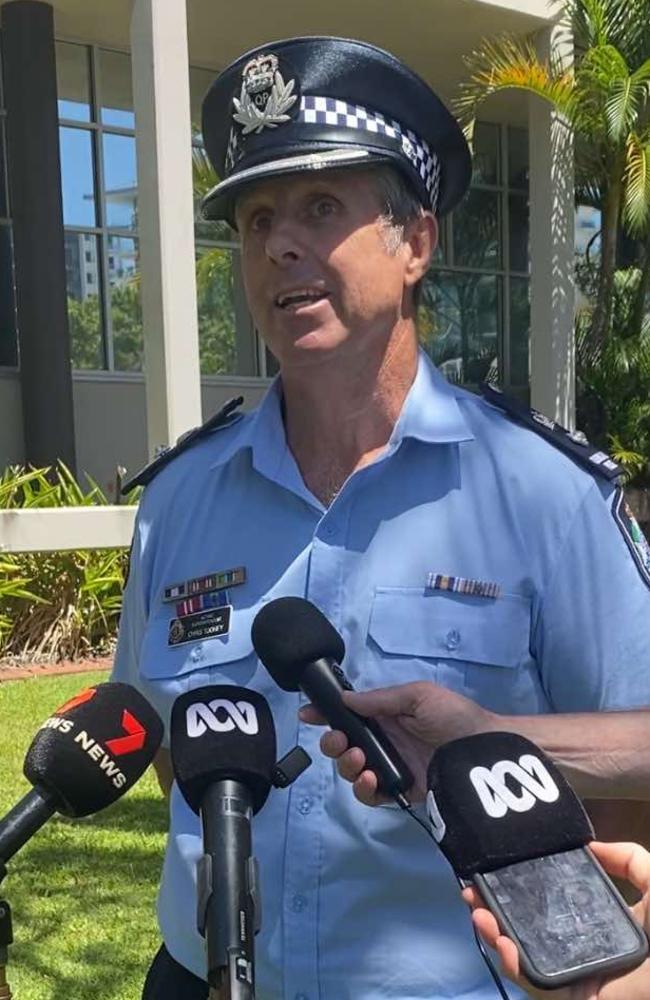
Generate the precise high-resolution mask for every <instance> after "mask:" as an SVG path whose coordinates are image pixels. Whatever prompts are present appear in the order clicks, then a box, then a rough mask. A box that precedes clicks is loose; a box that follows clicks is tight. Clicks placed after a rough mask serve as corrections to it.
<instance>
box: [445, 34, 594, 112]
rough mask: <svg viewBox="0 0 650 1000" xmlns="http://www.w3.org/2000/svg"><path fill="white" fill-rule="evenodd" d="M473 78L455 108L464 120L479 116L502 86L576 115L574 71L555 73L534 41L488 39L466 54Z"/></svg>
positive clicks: (464, 88) (508, 37) (506, 37)
mask: <svg viewBox="0 0 650 1000" xmlns="http://www.w3.org/2000/svg"><path fill="white" fill-rule="evenodd" d="M465 64H466V66H467V68H468V70H469V73H470V77H469V80H468V81H467V82H466V83H464V84H461V87H460V95H459V97H458V98H457V99H456V101H455V102H454V108H455V111H456V113H457V114H458V116H459V118H460V119H461V121H463V122H464V123H470V122H471V121H473V120H474V119H475V118H476V113H477V110H478V108H479V107H480V105H481V104H482V103H483V102H484V101H485V100H486V98H488V97H490V96H491V95H492V94H496V93H498V92H499V91H502V90H512V89H514V90H523V91H527V92H528V93H532V94H536V95H537V96H538V97H541V98H542V99H543V100H545V101H548V102H549V103H550V104H552V105H553V106H554V107H555V108H557V110H558V111H560V112H561V113H562V114H564V115H566V117H567V118H568V119H569V120H572V119H573V112H574V109H575V82H574V77H573V72H572V71H571V70H565V71H563V72H559V73H558V74H554V73H553V72H552V71H551V69H550V67H549V66H548V65H547V64H545V63H544V62H543V61H542V60H540V59H539V57H538V55H537V53H536V52H535V49H534V47H533V44H532V42H530V41H529V40H525V39H520V38H515V37H513V36H511V35H501V36H500V37H498V38H495V39H484V40H483V41H482V42H481V44H480V45H479V47H478V48H477V49H475V50H474V52H473V53H472V54H471V55H469V56H467V57H466V58H465Z"/></svg>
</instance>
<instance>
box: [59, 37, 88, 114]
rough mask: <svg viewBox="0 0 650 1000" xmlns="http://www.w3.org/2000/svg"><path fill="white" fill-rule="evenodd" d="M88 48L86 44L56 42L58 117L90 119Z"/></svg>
mask: <svg viewBox="0 0 650 1000" xmlns="http://www.w3.org/2000/svg"><path fill="white" fill-rule="evenodd" d="M89 54H90V50H89V49H88V47H87V46H86V45H71V44H70V43H69V42H57V43H56V85H57V92H58V98H59V118H72V119H74V121H80V122H89V121H90V68H89V67H90V62H89Z"/></svg>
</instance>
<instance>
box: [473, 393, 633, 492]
mask: <svg viewBox="0 0 650 1000" xmlns="http://www.w3.org/2000/svg"><path fill="white" fill-rule="evenodd" d="M481 393H482V394H483V397H484V398H485V399H486V400H487V402H488V403H491V404H492V405H493V406H497V407H498V408H499V409H500V410H503V411H504V413H507V414H508V416H509V417H512V419H513V420H516V421H517V423H519V424H522V426H524V427H527V428H528V429H529V430H531V431H535V433H536V434H539V435H540V437H543V438H546V440H547V441H549V442H550V444H552V445H554V446H555V447H556V448H559V449H560V451H563V452H564V453H565V454H566V455H568V456H569V458H572V459H573V461H574V462H577V464H578V465H581V466H582V467H583V468H584V469H587V470H588V471H589V472H591V473H593V475H595V476H602V478H603V479H607V480H609V481H610V482H613V481H614V480H616V479H618V478H619V476H622V475H623V468H622V467H621V466H620V465H619V464H618V463H617V462H615V461H614V459H613V458H610V457H609V455H606V454H605V452H604V451H601V450H600V449H599V448H594V447H593V445H590V444H589V442H588V441H587V438H586V437H585V436H584V434H583V433H582V431H569V430H567V429H566V427H562V425H561V424H558V423H557V422H556V421H555V420H551V418H550V417H546V416H545V415H544V414H543V413H539V411H538V410H531V409H529V407H527V406H525V405H524V404H523V403H521V402H520V401H519V400H518V399H515V398H514V397H513V396H507V395H506V394H505V393H504V392H502V391H501V390H500V389H497V388H496V387H495V386H493V385H489V384H488V383H487V382H483V384H482V385H481Z"/></svg>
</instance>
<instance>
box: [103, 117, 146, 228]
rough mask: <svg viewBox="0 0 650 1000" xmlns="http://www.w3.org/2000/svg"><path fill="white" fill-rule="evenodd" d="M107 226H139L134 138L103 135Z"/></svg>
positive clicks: (109, 133) (111, 134) (109, 134)
mask: <svg viewBox="0 0 650 1000" xmlns="http://www.w3.org/2000/svg"><path fill="white" fill-rule="evenodd" d="M103 142H104V184H105V198H106V225H107V226H111V227H115V228H119V229H135V228H136V227H137V201H138V177H137V168H136V161H135V137H134V136H130V135H115V134H113V133H111V132H104V136H103Z"/></svg>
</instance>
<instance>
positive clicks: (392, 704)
mask: <svg viewBox="0 0 650 1000" xmlns="http://www.w3.org/2000/svg"><path fill="white" fill-rule="evenodd" d="M416 686H417V685H416V684H398V685H395V686H394V687H387V688H376V689H375V690H374V691H345V692H344V693H343V701H344V702H345V704H346V705H347V706H348V708H351V709H352V711H353V712H357V713H358V714H359V715H363V716H364V718H371V717H377V718H378V717H380V716H381V717H383V718H394V717H396V716H398V715H412V714H413V710H414V707H415V705H416V703H417V693H416V691H415V690H414V688H416Z"/></svg>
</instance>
